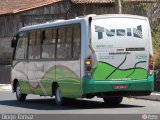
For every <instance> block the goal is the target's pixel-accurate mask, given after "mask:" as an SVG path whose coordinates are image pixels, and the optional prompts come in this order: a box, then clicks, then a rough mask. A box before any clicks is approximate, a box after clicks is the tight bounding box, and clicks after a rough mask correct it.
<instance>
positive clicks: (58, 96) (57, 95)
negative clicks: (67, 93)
mask: <svg viewBox="0 0 160 120" xmlns="http://www.w3.org/2000/svg"><path fill="white" fill-rule="evenodd" d="M63 99H64V98H63V97H62V96H61V91H60V87H59V85H56V87H55V102H56V104H57V105H62V104H63V102H64V100H63Z"/></svg>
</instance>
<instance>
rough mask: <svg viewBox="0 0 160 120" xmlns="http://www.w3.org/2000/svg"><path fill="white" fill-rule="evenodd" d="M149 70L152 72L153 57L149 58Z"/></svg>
mask: <svg viewBox="0 0 160 120" xmlns="http://www.w3.org/2000/svg"><path fill="white" fill-rule="evenodd" d="M149 69H150V70H153V56H151V55H150V56H149Z"/></svg>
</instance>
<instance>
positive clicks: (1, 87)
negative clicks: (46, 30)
mask: <svg viewBox="0 0 160 120" xmlns="http://www.w3.org/2000/svg"><path fill="white" fill-rule="evenodd" d="M0 90H7V91H11V90H12V88H11V84H0Z"/></svg>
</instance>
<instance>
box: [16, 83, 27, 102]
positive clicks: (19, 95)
mask: <svg viewBox="0 0 160 120" xmlns="http://www.w3.org/2000/svg"><path fill="white" fill-rule="evenodd" d="M26 96H27V94H22V93H21V91H20V85H19V82H17V83H16V98H17V101H21V102H23V101H25V99H26Z"/></svg>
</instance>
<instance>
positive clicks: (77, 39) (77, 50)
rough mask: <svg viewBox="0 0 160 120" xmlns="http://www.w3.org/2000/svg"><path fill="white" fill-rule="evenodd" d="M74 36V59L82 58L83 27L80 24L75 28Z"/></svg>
mask: <svg viewBox="0 0 160 120" xmlns="http://www.w3.org/2000/svg"><path fill="white" fill-rule="evenodd" d="M73 31H74V34H73V58H74V59H79V58H80V51H81V44H80V43H81V27H80V24H77V25H75V26H74V30H73Z"/></svg>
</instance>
